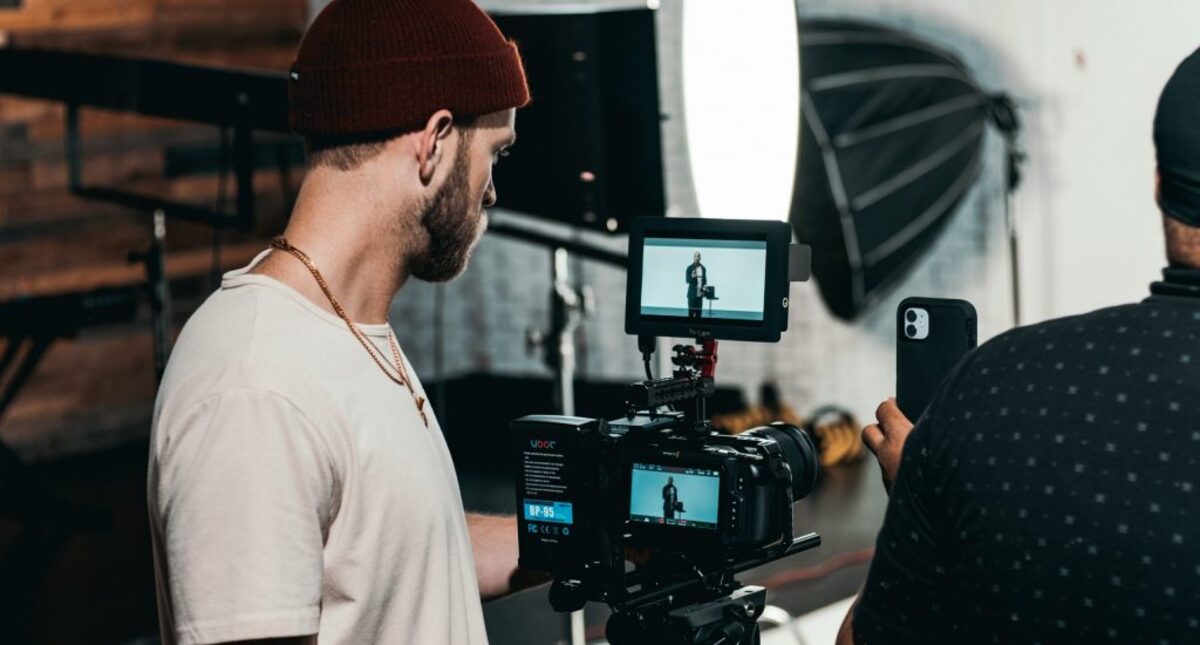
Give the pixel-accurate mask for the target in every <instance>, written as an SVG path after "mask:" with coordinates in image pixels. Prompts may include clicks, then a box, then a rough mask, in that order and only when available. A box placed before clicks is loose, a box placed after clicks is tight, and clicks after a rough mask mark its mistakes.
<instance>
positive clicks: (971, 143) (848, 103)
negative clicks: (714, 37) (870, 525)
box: [791, 21, 1015, 320]
mask: <svg viewBox="0 0 1200 645" xmlns="http://www.w3.org/2000/svg"><path fill="white" fill-rule="evenodd" d="M800 46H801V49H802V52H801V57H800V64H801V79H802V101H803V109H802V120H803V124H802V126H801V144H800V161H799V163H798V164H797V170H796V190H795V194H794V196H793V198H792V199H793V201H792V210H791V222H792V226H793V228H794V229H795V230H796V235H797V237H798V238H799V240H800V241H801V242H803V243H805V244H810V245H812V247H813V261H812V269H813V275H814V276H815V277H816V279H817V283H818V286H819V287H820V291H821V296H822V298H823V299H824V301H825V303H826V304H827V305H828V307H829V309H830V311H832V312H833V314H834V315H836V316H838V317H839V318H842V319H845V320H851V319H853V318H855V317H857V316H858V315H859V314H860V313H862V312H863V311H865V310H866V309H867V308H868V307H870V306H871V305H872V304H873V303H874V302H876V301H878V300H879V298H880V297H881V296H882V295H884V294H885V293H886V291H887V290H888V288H889V287H891V286H893V285H895V284H896V283H897V282H898V281H899V279H900V278H901V277H903V275H904V274H905V272H906V270H907V269H909V268H910V267H911V266H912V265H913V264H914V262H915V261H916V259H917V258H918V257H919V255H920V253H921V252H922V251H924V250H925V249H927V248H928V247H929V246H930V245H931V244H932V243H933V241H934V240H935V239H936V237H937V235H938V233H939V232H940V231H941V230H942V229H943V228H945V226H946V223H947V222H948V221H949V218H950V216H951V215H952V214H953V212H954V210H955V207H956V206H957V205H958V204H959V202H960V201H962V198H963V196H964V195H966V194H967V191H968V189H969V188H970V186H971V184H972V183H973V182H974V180H975V178H976V177H977V176H978V174H979V169H980V151H981V148H982V146H983V136H984V131H985V127H986V124H987V122H988V121H989V119H990V120H992V121H993V122H996V123H997V125H999V126H1000V127H1001V129H1002V131H1003V132H1005V134H1006V136H1011V134H1012V131H1013V130H1015V120H1014V119H1013V113H1012V110H1011V104H1010V103H1009V102H1008V100H1007V99H1006V98H1004V97H992V96H989V95H987V94H985V93H984V92H983V91H982V90H981V89H980V88H979V86H978V85H977V84H976V83H975V81H974V80H972V78H971V76H970V74H969V73H968V71H967V70H966V68H965V67H964V66H963V64H962V62H961V61H959V60H958V58H956V57H955V56H954V55H952V54H950V53H948V52H946V51H944V50H942V49H940V48H939V47H936V46H934V45H931V44H929V43H926V42H923V41H921V40H918V39H916V38H913V37H911V36H908V35H905V34H903V33H901V32H898V31H895V30H891V29H887V28H882V27H878V26H873V25H866V24H862V23H857V22H850V21H802V22H801V27H800ZM1014 180H1015V177H1014Z"/></svg>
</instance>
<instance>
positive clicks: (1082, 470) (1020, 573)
mask: <svg viewBox="0 0 1200 645" xmlns="http://www.w3.org/2000/svg"><path fill="white" fill-rule="evenodd" d="M1164 278H1165V279H1164V281H1163V282H1157V283H1155V284H1154V285H1153V286H1152V287H1151V292H1152V295H1151V297H1150V298H1148V299H1147V300H1145V301H1143V302H1141V303H1138V304H1131V305H1124V306H1119V307H1113V308H1110V309H1102V310H1100V311H1095V312H1092V313H1089V314H1085V315H1081V316H1074V317H1070V318H1063V319H1060V320H1053V321H1049V322H1046V323H1042V324H1038V325H1033V326H1030V327H1023V328H1020V329H1015V330H1013V331H1010V332H1008V333H1005V334H1003V335H1002V336H999V337H997V338H996V339H994V340H992V341H991V342H988V343H986V344H984V345H983V346H981V347H980V348H979V349H977V350H975V351H974V352H972V353H971V354H970V355H968V356H967V358H965V359H964V360H963V362H962V363H961V364H960V365H959V366H958V367H957V368H956V369H955V371H954V372H953V373H952V374H951V375H950V377H948V378H947V380H946V382H945V383H944V384H943V386H942V388H941V390H940V392H939V393H938V395H937V396H936V397H935V399H934V401H933V403H932V404H931V405H930V407H929V410H928V412H927V413H926V414H925V415H924V416H923V417H922V418H921V420H920V421H919V422H918V424H917V426H916V428H915V429H914V430H913V432H912V434H911V435H910V436H909V438H908V441H907V443H906V445H905V447H904V454H903V457H902V461H901V466H900V472H899V474H898V476H897V478H896V482H895V485H894V486H893V488H892V491H891V499H890V500H889V503H888V509H887V516H886V519H885V520H884V524H883V528H882V529H881V530H880V533H879V538H878V541H877V544H876V552H875V559H874V561H873V562H872V564H871V570H870V573H869V574H868V577H867V583H866V586H865V587H864V589H863V595H862V599H861V601H860V603H859V606H858V609H857V610H856V612H855V617H854V630H855V637H856V640H857V641H858V642H860V643H900V642H904V643H907V642H919V643H939V642H960V643H1095V642H1114V643H1200V468H1198V467H1197V459H1198V458H1200V271H1190V270H1182V269H1167V270H1166V271H1164Z"/></svg>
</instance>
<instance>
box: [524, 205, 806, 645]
mask: <svg viewBox="0 0 1200 645" xmlns="http://www.w3.org/2000/svg"><path fill="white" fill-rule="evenodd" d="M808 258H809V254H808V249H807V247H803V246H799V245H793V244H791V230H790V227H789V226H788V225H787V224H785V223H783V222H769V221H739V220H701V219H661V218H642V219H638V220H634V222H633V225H632V227H631V231H630V237H629V267H628V269H629V272H628V286H627V289H626V303H627V304H626V307H627V308H626V317H625V321H626V322H625V328H626V332H628V333H630V334H635V335H637V336H638V347H639V349H640V351H641V353H642V357H643V360H644V362H645V365H646V376H647V378H646V380H645V381H641V382H638V383H634V384H632V385H631V386H630V387H629V389H628V391H627V393H626V397H625V406H626V409H627V413H626V415H625V416H624V417H621V418H618V419H612V420H604V419H589V418H582V417H571V416H552V415H534V416H527V417H523V418H520V419H517V420H516V421H514V422H513V423H512V425H511V430H512V435H513V438H514V441H515V448H516V449H515V459H516V472H517V473H518V478H517V504H518V506H519V507H520V508H521V511H520V512H519V516H518V526H519V532H520V538H519V542H520V565H521V567H522V568H525V569H531V570H539V571H548V572H550V573H551V574H552V575H553V577H554V583H553V586H552V587H551V592H550V601H551V604H552V606H553V607H554V609H556V610H558V611H573V610H577V609H580V608H582V607H583V605H584V604H585V603H586V602H588V601H599V602H605V603H607V604H608V605H609V607H610V608H612V610H613V615H612V617H611V618H610V620H609V624H608V639H609V641H610V642H612V643H613V644H614V645H623V644H624V643H644V642H653V641H661V642H663V643H674V642H686V643H706V642H727V643H755V642H757V633H758V632H757V626H756V625H755V620H756V619H757V617H758V616H759V615H760V614H761V613H762V609H763V606H764V605H765V590H763V589H761V588H757V587H743V586H742V585H741V584H740V583H738V582H737V581H736V580H734V578H733V576H734V575H735V574H736V573H739V572H741V571H745V570H746V569H749V568H752V567H755V566H759V565H761V564H765V563H767V562H770V561H773V560H776V559H779V558H782V557H784V556H787V555H790V554H792V553H797V552H799V551H802V550H805V549H809V548H813V547H815V546H818V545H819V544H820V537H819V536H817V535H816V534H815V533H810V534H807V535H803V536H800V537H796V536H795V535H794V530H793V526H792V504H793V502H795V501H797V500H799V499H802V498H803V497H804V496H806V495H807V494H808V493H809V491H811V490H812V487H813V485H814V483H815V481H816V477H817V468H818V466H817V464H818V458H817V451H816V448H815V447H814V445H813V442H812V440H811V439H810V438H809V437H808V435H807V434H806V433H805V432H804V431H803V430H801V429H799V428H796V427H794V426H791V425H787V424H781V423H780V424H773V425H771V426H765V427H761V428H757V429H754V430H751V431H748V432H745V433H742V434H740V435H724V434H718V433H715V432H713V431H712V429H711V427H710V425H709V421H708V415H707V409H706V405H707V398H708V397H709V396H711V395H712V393H713V392H714V391H715V381H714V378H715V372H716V363H717V351H716V350H717V340H718V339H737V340H754V341H763V342H774V341H777V340H778V339H779V337H780V334H781V332H782V331H783V330H784V329H785V328H786V326H787V307H788V289H789V287H790V283H791V282H792V281H794V280H803V279H806V278H807V275H808ZM680 269H683V279H682V280H680V274H679V272H680ZM718 276H719V279H720V280H721V281H722V283H724V284H726V285H738V286H739V287H740V289H732V288H727V289H725V290H724V294H723V297H722V299H721V301H720V302H721V307H720V308H719V309H718V308H714V307H710V308H709V309H707V310H704V309H702V310H701V311H700V312H699V313H697V310H696V303H697V301H699V300H701V299H702V298H703V296H704V295H706V294H705V291H706V288H705V286H704V285H703V284H701V282H707V281H710V280H715V279H717V277H718ZM658 336H675V337H691V338H695V339H696V342H697V343H698V345H690V344H689V345H676V346H675V347H674V355H673V357H672V364H673V365H674V370H673V373H672V376H671V377H670V378H660V379H654V378H652V377H651V370H650V359H651V355H652V354H653V352H654V348H655V346H656V344H657V343H656V337H658ZM627 560H630V561H635V562H636V563H637V566H636V568H635V569H633V570H632V571H630V570H629V567H628V566H627Z"/></svg>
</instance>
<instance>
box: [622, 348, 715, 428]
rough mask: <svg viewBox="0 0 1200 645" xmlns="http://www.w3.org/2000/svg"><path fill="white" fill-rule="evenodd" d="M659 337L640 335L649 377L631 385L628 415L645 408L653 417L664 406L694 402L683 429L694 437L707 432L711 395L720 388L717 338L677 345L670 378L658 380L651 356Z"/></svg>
mask: <svg viewBox="0 0 1200 645" xmlns="http://www.w3.org/2000/svg"><path fill="white" fill-rule="evenodd" d="M657 341H658V339H657V338H655V337H654V336H646V335H639V336H638V349H639V350H640V351H641V353H642V361H643V362H644V363H645V365H646V380H645V381H641V382H638V383H634V384H633V385H630V386H629V389H628V390H627V391H626V395H625V406H626V414H627V416H628V417H629V418H630V419H632V418H633V417H634V415H636V414H637V413H638V412H639V411H643V410H644V411H646V412H647V413H648V414H649V415H650V417H651V418H653V417H654V416H655V415H657V414H658V408H660V407H662V406H668V407H671V406H674V404H676V403H686V402H689V401H690V402H692V403H693V405H691V406H687V407H685V408H684V410H683V426H682V427H683V429H684V432H685V433H687V434H690V435H694V436H703V435H707V434H708V433H709V432H710V430H711V428H710V427H709V423H708V397H710V396H712V395H713V393H715V392H716V391H717V387H716V376H717V341H716V340H714V339H712V338H708V339H697V340H696V343H697V345H675V346H674V347H673V348H672V350H673V351H674V352H675V355H674V356H672V357H671V364H673V365H674V366H675V369H674V370H673V372H672V376H671V378H661V379H655V378H653V375H652V374H651V372H650V357H651V356H652V355H653V354H654V347H655V345H656V344H657Z"/></svg>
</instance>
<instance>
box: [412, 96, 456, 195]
mask: <svg viewBox="0 0 1200 645" xmlns="http://www.w3.org/2000/svg"><path fill="white" fill-rule="evenodd" d="M453 126H454V115H453V114H451V113H450V110H438V111H437V112H434V113H433V116H431V117H429V121H427V122H426V123H425V127H424V129H422V130H421V132H420V133H419V135H418V137H417V167H418V172H419V174H420V177H421V183H422V184H425V185H429V182H430V181H431V180H432V179H433V173H434V171H435V170H437V166H438V164H439V163H441V162H442V160H443V159H445V157H446V141H447V139H448V138H449V136H450V131H451V130H452V128H453Z"/></svg>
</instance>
